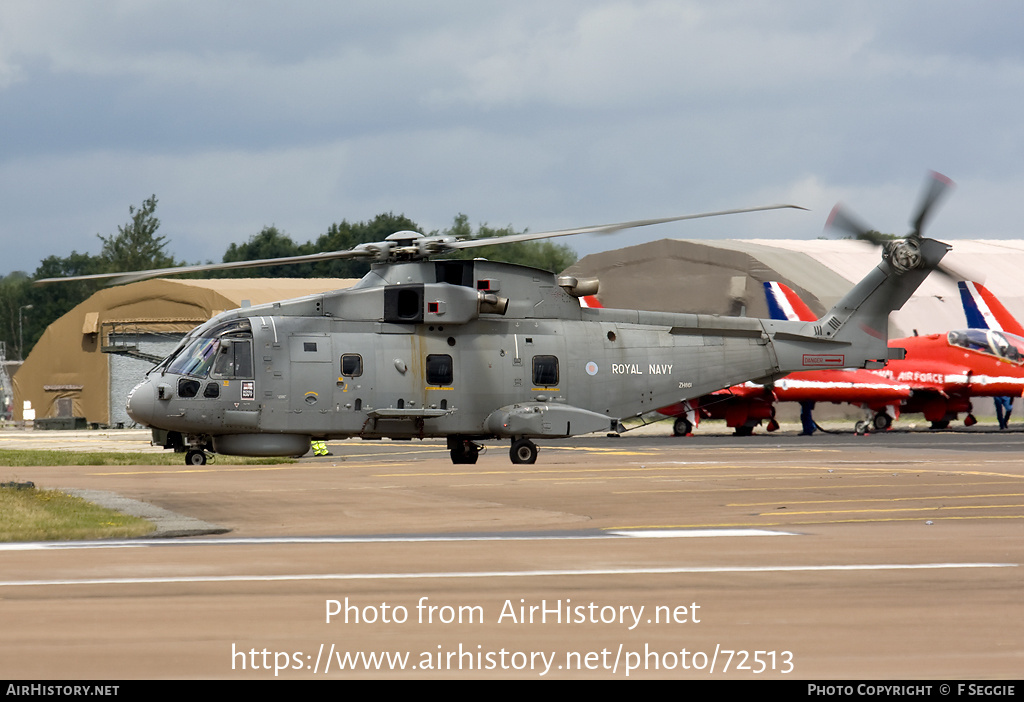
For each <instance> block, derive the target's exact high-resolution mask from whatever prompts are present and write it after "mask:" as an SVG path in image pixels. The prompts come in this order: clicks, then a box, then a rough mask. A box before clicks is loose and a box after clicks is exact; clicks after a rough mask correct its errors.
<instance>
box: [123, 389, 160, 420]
mask: <svg viewBox="0 0 1024 702" xmlns="http://www.w3.org/2000/svg"><path fill="white" fill-rule="evenodd" d="M125 409H126V410H127V411H128V416H129V417H131V418H132V419H133V420H134V421H136V422H138V423H139V424H143V425H145V426H152V425H153V417H154V416H155V413H156V385H155V384H154V383H152V382H150V381H149V380H143V381H142V382H141V383H139V384H138V385H136V386H135V387H134V388H132V391H131V392H130V393H128V402H127V403H126V405H125Z"/></svg>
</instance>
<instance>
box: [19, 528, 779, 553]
mask: <svg viewBox="0 0 1024 702" xmlns="http://www.w3.org/2000/svg"><path fill="white" fill-rule="evenodd" d="M721 536H797V534H795V533H793V532H787V531H770V530H768V529H637V530H635V531H634V530H629V529H616V530H609V531H594V532H586V533H584V532H576V533H572V532H570V533H556V532H549V533H542V534H537V533H533V534H515V533H508V534H425V535H405V534H396V535H384V536H269V537H265V538H260V537H254V538H244V539H243V538H225V539H196V540H190V539H189V540H186V539H122V540H109V541H32V542H28V543H4V544H0V551H56V550H65V549H97V548H152V547H161V546H171V547H175V546H251V545H260V544H374V543H377V544H379V543H418V542H427V543H434V542H441V541H573V540H592V539H622V538H630V539H696V538H708V537H721Z"/></svg>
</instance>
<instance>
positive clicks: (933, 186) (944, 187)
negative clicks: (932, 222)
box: [911, 171, 956, 236]
mask: <svg viewBox="0 0 1024 702" xmlns="http://www.w3.org/2000/svg"><path fill="white" fill-rule="evenodd" d="M929 179H930V180H929V183H928V185H927V186H926V187H925V191H924V192H923V193H922V194H921V201H920V203H918V206H917V217H915V218H914V219H912V220H911V225H912V226H913V227H914V230H913V231H912V232H911V236H921V232H922V231H923V230H924V225H925V223H926V222H927V221H928V217H929V215H930V214H931V213H932V209H933V208H934V207H935V205H936V204H938V202H939V200H941V199H942V197H943V195H945V194H946V193H947V192H949V191H950V190H951V189H952V188H954V187H956V185H955V183H953V181H952V180H950V179H949V178H947V177H946V176H944V175H942V174H941V173H938V172H936V171H932V172H931V173H930V174H929Z"/></svg>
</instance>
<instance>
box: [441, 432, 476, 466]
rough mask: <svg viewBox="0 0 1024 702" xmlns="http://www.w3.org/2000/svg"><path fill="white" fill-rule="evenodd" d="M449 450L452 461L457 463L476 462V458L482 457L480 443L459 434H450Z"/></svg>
mask: <svg viewBox="0 0 1024 702" xmlns="http://www.w3.org/2000/svg"><path fill="white" fill-rule="evenodd" d="M448 451H449V453H450V454H451V457H452V463H454V464H456V465H462V464H472V463H476V459H477V458H479V457H480V444H476V443H473V442H472V441H470V440H469V439H463V438H462V437H459V436H449V437H448Z"/></svg>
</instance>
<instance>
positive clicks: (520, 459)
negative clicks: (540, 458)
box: [508, 439, 537, 463]
mask: <svg viewBox="0 0 1024 702" xmlns="http://www.w3.org/2000/svg"><path fill="white" fill-rule="evenodd" d="M508 456H509V458H511V459H512V462H513V463H536V462H537V444H535V443H533V442H532V441H530V440H529V439H516V440H515V441H513V442H512V448H510V449H509V451H508Z"/></svg>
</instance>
